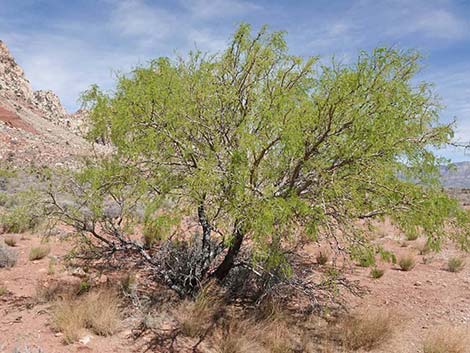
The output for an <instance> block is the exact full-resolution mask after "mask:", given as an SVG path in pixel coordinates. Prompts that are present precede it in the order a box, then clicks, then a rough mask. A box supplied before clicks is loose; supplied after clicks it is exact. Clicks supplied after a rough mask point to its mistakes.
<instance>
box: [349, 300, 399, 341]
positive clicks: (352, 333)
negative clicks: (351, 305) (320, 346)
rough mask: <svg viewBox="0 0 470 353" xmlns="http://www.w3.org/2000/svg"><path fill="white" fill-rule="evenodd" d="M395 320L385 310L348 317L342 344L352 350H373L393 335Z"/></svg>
mask: <svg viewBox="0 0 470 353" xmlns="http://www.w3.org/2000/svg"><path fill="white" fill-rule="evenodd" d="M394 326H395V325H394V318H393V316H392V315H391V314H390V312H389V311H386V310H383V309H374V310H372V309H367V310H362V311H359V312H356V313H355V314H353V315H350V316H348V317H347V318H346V319H345V320H344V322H343V325H342V330H343V333H342V337H341V338H342V342H343V344H344V345H345V346H346V347H347V348H348V349H352V350H358V349H365V350H371V349H373V348H376V347H378V346H380V345H381V344H383V343H384V342H385V341H387V340H388V339H389V338H390V337H391V336H392V334H393V330H394Z"/></svg>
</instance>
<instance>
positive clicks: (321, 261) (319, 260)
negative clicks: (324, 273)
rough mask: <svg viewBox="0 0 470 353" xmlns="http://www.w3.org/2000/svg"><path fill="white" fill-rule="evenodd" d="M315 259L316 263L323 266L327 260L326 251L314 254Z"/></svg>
mask: <svg viewBox="0 0 470 353" xmlns="http://www.w3.org/2000/svg"><path fill="white" fill-rule="evenodd" d="M316 260H317V264H319V265H321V266H323V265H325V264H326V263H327V262H328V260H329V257H328V254H327V253H326V252H323V251H320V252H319V253H318V254H317V256H316Z"/></svg>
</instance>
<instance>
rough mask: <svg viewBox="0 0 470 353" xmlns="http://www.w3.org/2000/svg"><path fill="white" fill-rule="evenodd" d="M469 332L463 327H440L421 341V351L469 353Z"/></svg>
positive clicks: (425, 352)
mask: <svg viewBox="0 0 470 353" xmlns="http://www.w3.org/2000/svg"><path fill="white" fill-rule="evenodd" d="M469 337H470V332H469V331H468V329H465V328H458V327H451V326H447V327H440V328H437V329H435V330H433V331H432V332H431V333H430V334H429V335H428V336H427V337H426V339H425V340H424V342H423V353H469V352H470V350H469V347H470V339H469Z"/></svg>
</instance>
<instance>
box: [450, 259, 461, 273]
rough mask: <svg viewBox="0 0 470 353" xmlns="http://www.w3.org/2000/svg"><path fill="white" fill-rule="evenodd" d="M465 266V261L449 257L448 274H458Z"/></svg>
mask: <svg viewBox="0 0 470 353" xmlns="http://www.w3.org/2000/svg"><path fill="white" fill-rule="evenodd" d="M464 266H465V261H464V260H463V259H462V258H461V257H451V258H450V259H449V261H448V262H447V269H448V270H449V271H450V272H460V271H462V269H463V268H464Z"/></svg>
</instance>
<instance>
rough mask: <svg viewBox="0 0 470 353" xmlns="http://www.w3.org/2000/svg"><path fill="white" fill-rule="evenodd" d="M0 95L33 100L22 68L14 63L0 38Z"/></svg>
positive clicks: (28, 100) (24, 100)
mask: <svg viewBox="0 0 470 353" xmlns="http://www.w3.org/2000/svg"><path fill="white" fill-rule="evenodd" d="M0 96H2V97H4V98H8V99H15V100H20V101H23V102H30V101H32V100H33V90H32V88H31V84H30V83H29V81H28V80H27V79H26V77H25V75H24V71H23V69H22V68H21V67H20V66H19V65H18V64H17V63H16V61H15V59H14V58H13V56H12V55H11V53H10V51H9V50H8V48H7V46H6V45H5V43H4V42H2V41H1V40H0Z"/></svg>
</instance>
